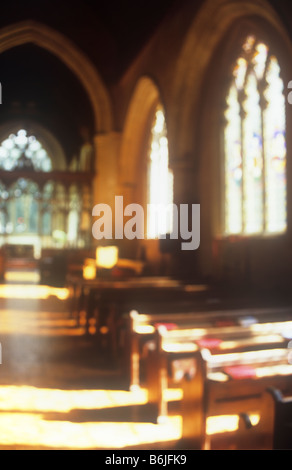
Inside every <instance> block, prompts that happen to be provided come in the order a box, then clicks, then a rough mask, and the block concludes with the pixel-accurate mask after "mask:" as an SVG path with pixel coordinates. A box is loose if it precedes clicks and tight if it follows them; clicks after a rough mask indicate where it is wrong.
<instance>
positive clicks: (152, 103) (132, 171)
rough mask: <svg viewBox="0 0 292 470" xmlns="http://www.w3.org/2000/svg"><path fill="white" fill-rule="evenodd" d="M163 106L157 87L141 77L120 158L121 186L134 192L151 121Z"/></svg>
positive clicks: (148, 79)
mask: <svg viewBox="0 0 292 470" xmlns="http://www.w3.org/2000/svg"><path fill="white" fill-rule="evenodd" d="M159 102H160V93H159V90H158V87H157V86H156V85H155V83H154V82H153V80H152V79H151V78H149V77H146V76H144V77H141V78H140V79H139V80H138V82H137V84H136V87H135V89H134V92H133V95H132V98H131V101H130V104H129V108H128V113H127V117H126V122H125V127H124V134H123V141H122V145H121V155H120V184H121V186H122V187H124V188H127V187H128V188H130V190H131V189H132V190H135V187H136V185H137V182H138V181H139V177H138V171H139V165H140V163H141V158H142V156H143V154H145V151H146V145H147V136H148V132H149V126H150V120H151V118H152V117H153V112H154V109H155V107H156V106H157V104H158V103H159Z"/></svg>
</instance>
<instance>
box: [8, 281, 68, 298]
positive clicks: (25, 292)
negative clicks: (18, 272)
mask: <svg viewBox="0 0 292 470" xmlns="http://www.w3.org/2000/svg"><path fill="white" fill-rule="evenodd" d="M50 296H55V297H57V298H58V299H60V300H66V299H67V298H68V289H66V288H61V287H50V286H41V285H33V284H31V285H25V284H7V285H5V284H2V285H0V298H3V299H48V298H49V297H50Z"/></svg>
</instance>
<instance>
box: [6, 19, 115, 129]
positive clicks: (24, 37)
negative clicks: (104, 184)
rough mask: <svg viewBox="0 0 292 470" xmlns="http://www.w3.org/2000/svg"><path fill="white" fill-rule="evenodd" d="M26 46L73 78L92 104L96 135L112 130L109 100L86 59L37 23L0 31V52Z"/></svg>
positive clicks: (76, 48)
mask: <svg viewBox="0 0 292 470" xmlns="http://www.w3.org/2000/svg"><path fill="white" fill-rule="evenodd" d="M28 43H31V44H34V45H36V46H39V47H41V48H43V49H46V50H47V51H49V52H51V53H52V54H53V55H55V56H56V57H57V58H59V59H60V60H61V61H62V62H63V63H64V64H65V65H66V66H67V67H68V68H69V69H70V70H71V71H72V72H73V73H74V74H75V75H76V77H77V78H78V79H79V80H80V82H81V83H82V85H83V86H84V89H85V90H86V92H87V93H88V96H89V99H90V102H91V104H92V108H93V112H94V117H95V130H96V132H98V133H103V132H108V131H110V130H111V129H112V110H111V104H110V98H109V95H108V92H107V90H106V87H105V85H104V83H103V81H102V80H101V77H100V76H99V74H98V72H97V71H96V69H95V67H94V65H93V64H92V63H91V61H90V60H89V59H88V57H87V56H86V55H85V54H84V53H83V52H82V51H81V50H80V49H79V48H78V47H77V46H76V45H75V44H73V43H72V42H71V41H70V40H69V39H68V38H66V37H65V36H63V35H62V34H61V33H59V32H57V31H55V30H54V29H52V28H50V27H49V26H46V25H44V24H41V23H38V22H36V21H32V20H29V21H24V22H20V23H15V24H12V25H10V26H7V27H4V28H2V29H0V53H2V52H4V51H7V50H9V49H12V48H14V47H17V46H21V45H23V44H28Z"/></svg>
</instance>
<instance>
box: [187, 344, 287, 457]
mask: <svg viewBox="0 0 292 470" xmlns="http://www.w3.org/2000/svg"><path fill="white" fill-rule="evenodd" d="M253 353H254V352H253ZM285 353H286V351H285V350H283V349H282V350H279V349H271V350H263V351H258V354H249V352H248V353H246V352H243V353H237V354H238V357H237V359H238V361H239V362H238V361H237V359H236V358H233V359H231V358H229V357H216V360H215V361H214V362H213V361H212V359H214V357H210V356H209V357H204V353H203V355H202V357H201V361H202V362H203V365H201V366H200V367H201V368H204V369H203V370H204V371H205V376H202V375H201V376H200V375H197V376H196V375H195V374H193V376H191V375H188V374H187V375H186V376H185V377H184V379H183V382H182V389H183V399H182V401H181V412H182V417H183V439H182V442H185V443H188V444H189V445H190V446H191V445H192V442H193V441H194V442H195V444H196V440H197V427H196V428H194V427H193V424H192V421H193V417H194V416H196V418H195V419H198V418H197V416H198V415H197V409H198V407H199V406H201V407H202V410H203V411H201V417H202V418H201V419H202V420H203V423H205V428H204V429H205V434H204V446H205V448H209V449H210V448H211V449H214V448H215V449H216V448H218V442H217V443H216V440H215V441H214V438H213V441H212V436H210V435H207V432H206V427H207V426H206V423H207V422H208V419H210V418H211V417H215V416H222V415H223V416H226V415H230V414H232V413H233V414H237V415H240V416H243V415H245V416H251V415H257V416H258V423H257V424H256V425H255V426H251V427H250V430H252V432H249V433H247V432H246V433H245V439H244V440H243V441H238V442H237V443H236V441H234V440H233V441H232V440H231V443H229V445H230V448H237V449H242V448H244V449H272V448H274V446H273V436H274V433H275V432H276V431H275V430H274V428H273V426H272V414H271V411H272V407H271V406H270V404H269V403H268V400H267V396H266V392H265V390H266V389H267V387H270V386H273V387H278V388H279V389H281V390H283V391H285V392H286V393H291V388H292V375H291V374H292V365H291V364H288V363H287V354H285ZM207 356H208V355H207ZM226 356H229V354H227V355H226ZM230 359H231V360H230ZM212 362H213V363H212ZM199 363H200V361H199ZM210 363H211V364H210ZM241 367H242V368H243V369H245V370H243V376H241V377H240V378H237V376H236V375H235V376H234V375H229V374H230V373H232V369H233V371H234V370H236V369H237V373H238V372H240V371H239V369H240V368H241ZM250 367H252V371H251V370H248V369H249V368H250ZM216 374H218V376H217V377H216ZM224 376H225V377H224ZM223 377H224V378H223ZM202 378H203V380H202ZM221 380H222V381H221ZM198 388H199V389H201V390H202V391H201V398H202V401H201V404H199V403H198V402H196V403H195V405H194V403H193V397H194V396H196V394H197V390H198ZM241 428H242V427H241ZM227 437H228V434H226V435H225V436H224V438H225V448H226V446H227V443H226V441H227V440H228V439H227ZM246 438H247V439H246ZM216 445H217V447H216ZM221 446H222V443H221ZM219 448H220V446H219ZM221 448H222V447H221Z"/></svg>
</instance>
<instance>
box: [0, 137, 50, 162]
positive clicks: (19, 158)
mask: <svg viewBox="0 0 292 470" xmlns="http://www.w3.org/2000/svg"><path fill="white" fill-rule="evenodd" d="M29 166H31V167H32V168H33V169H34V170H36V171H51V170H52V162H51V159H50V157H49V156H48V154H47V152H46V150H45V149H44V148H43V146H42V144H41V143H40V142H39V141H38V140H37V139H36V138H35V136H33V135H28V133H27V131H26V130H24V129H20V130H19V131H18V132H17V133H16V134H11V135H10V136H9V137H8V138H7V139H5V140H4V141H3V142H2V143H1V145H0V169H1V170H6V171H12V170H15V169H16V168H19V169H23V168H25V167H26V168H28V167H29Z"/></svg>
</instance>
